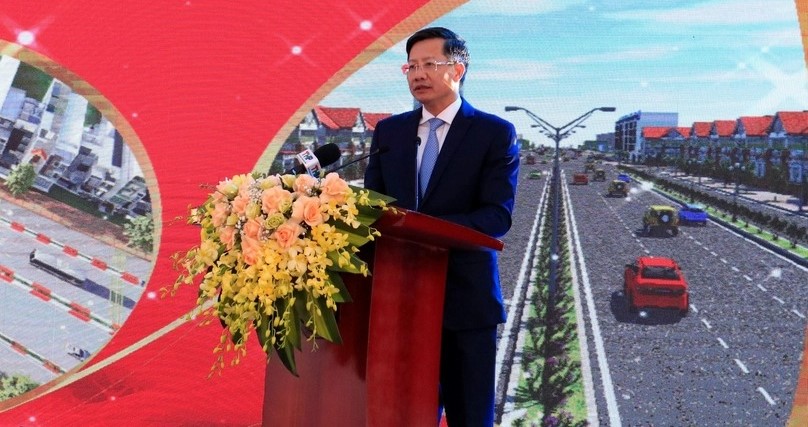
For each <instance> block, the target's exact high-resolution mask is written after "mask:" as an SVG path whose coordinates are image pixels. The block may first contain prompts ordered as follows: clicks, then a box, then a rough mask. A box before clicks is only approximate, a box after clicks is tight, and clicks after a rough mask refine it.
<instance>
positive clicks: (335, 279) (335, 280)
mask: <svg viewBox="0 0 808 427" xmlns="http://www.w3.org/2000/svg"><path fill="white" fill-rule="evenodd" d="M326 273H328V280H330V281H331V283H332V284H333V285H334V286H336V287H337V289H339V292H338V293H336V294H334V295H332V298H334V302H337V303H342V302H351V301H353V299H352V298H351V294H350V293H348V288H346V287H345V282H344V281H343V280H342V276H340V274H339V273H337V272H336V271H331V270H326Z"/></svg>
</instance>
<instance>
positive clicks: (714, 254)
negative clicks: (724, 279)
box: [710, 251, 718, 256]
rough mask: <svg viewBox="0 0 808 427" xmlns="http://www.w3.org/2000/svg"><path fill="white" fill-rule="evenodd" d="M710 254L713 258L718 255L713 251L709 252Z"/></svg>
mask: <svg viewBox="0 0 808 427" xmlns="http://www.w3.org/2000/svg"><path fill="white" fill-rule="evenodd" d="M710 254H712V255H713V256H718V254H717V253H715V252H713V251H710Z"/></svg>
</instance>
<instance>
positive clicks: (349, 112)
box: [277, 105, 391, 170]
mask: <svg viewBox="0 0 808 427" xmlns="http://www.w3.org/2000/svg"><path fill="white" fill-rule="evenodd" d="M390 116H391V113H370V112H364V111H361V110H360V109H359V108H352V107H347V108H346V107H326V106H322V105H317V106H315V107H314V108H312V110H311V111H310V112H309V113H308V114H306V117H305V118H304V119H303V121H302V122H301V123H300V124H299V125H298V126H297V127H296V128H295V131H294V132H292V134H291V135H290V136H289V138H287V140H286V142H284V144H283V145H282V146H281V148H280V151H279V152H278V156H277V158H278V159H279V160H280V161H281V163H282V166H283V169H284V170H286V169H288V168H289V167H291V166H292V165H293V164H294V158H295V155H296V154H297V153H299V152H301V151H303V150H305V149H311V150H314V149H316V148H317V147H320V146H322V145H325V144H329V143H334V144H337V145H338V146H339V148H340V151H342V157H341V158H340V162H345V161H348V160H349V159H350V158H351V157H353V156H357V155H362V154H363V153H364V152H365V151H366V150H367V149H368V147H369V146H370V140H371V138H373V132H374V131H375V130H376V124H377V123H378V122H379V120H382V119H384V118H386V117H390Z"/></svg>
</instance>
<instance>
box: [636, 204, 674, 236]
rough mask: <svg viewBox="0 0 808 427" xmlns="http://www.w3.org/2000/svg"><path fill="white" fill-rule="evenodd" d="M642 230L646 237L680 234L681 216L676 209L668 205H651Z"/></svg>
mask: <svg viewBox="0 0 808 427" xmlns="http://www.w3.org/2000/svg"><path fill="white" fill-rule="evenodd" d="M642 230H643V233H644V234H645V235H646V236H651V235H653V234H656V233H658V232H662V233H663V235H668V234H670V235H671V236H676V235H677V234H679V214H678V213H677V211H676V208H674V207H673V206H668V205H651V206H649V207H648V210H646V211H645V215H643V217H642Z"/></svg>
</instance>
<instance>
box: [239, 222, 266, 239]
mask: <svg viewBox="0 0 808 427" xmlns="http://www.w3.org/2000/svg"><path fill="white" fill-rule="evenodd" d="M261 228H262V227H261V223H260V222H259V221H258V220H257V219H255V218H253V219H251V220H249V221H247V222H245V223H244V227H243V228H242V229H241V234H242V235H244V236H247V237H249V238H250V239H258V238H259V236H260V235H261Z"/></svg>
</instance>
